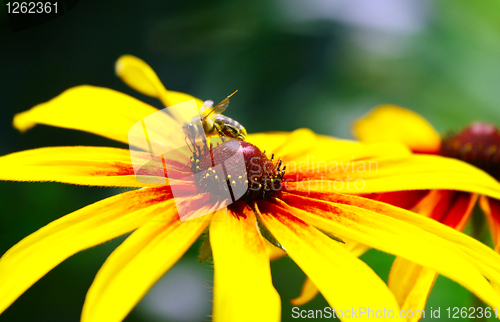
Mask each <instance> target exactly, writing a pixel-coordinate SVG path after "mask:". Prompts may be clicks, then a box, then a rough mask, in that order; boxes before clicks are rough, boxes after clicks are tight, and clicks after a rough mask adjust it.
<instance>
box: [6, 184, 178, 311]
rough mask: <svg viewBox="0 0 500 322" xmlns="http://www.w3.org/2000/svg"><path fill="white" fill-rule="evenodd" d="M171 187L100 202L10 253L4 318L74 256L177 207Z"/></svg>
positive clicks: (43, 230)
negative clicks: (32, 288)
mask: <svg viewBox="0 0 500 322" xmlns="http://www.w3.org/2000/svg"><path fill="white" fill-rule="evenodd" d="M170 198H171V194H170V193H169V192H168V191H166V187H158V188H146V189H141V190H136V191H131V192H126V193H122V194H119V195H117V196H114V197H110V198H107V199H104V200H102V201H98V202H96V203H94V204H92V205H89V206H87V207H84V208H82V209H80V210H77V211H75V212H73V213H71V214H69V215H66V216H64V217H62V218H60V219H57V220H55V221H53V222H51V223H50V224H48V225H47V226H45V227H43V228H41V229H39V230H38V231H36V232H34V233H33V234H31V235H29V236H28V237H26V238H24V239H23V240H22V241H20V242H19V243H17V244H16V245H15V246H13V247H12V248H11V249H9V250H8V251H7V252H6V253H5V254H4V255H3V257H2V258H1V259H0V285H1V286H2V287H0V312H3V311H4V310H5V309H6V308H7V307H8V306H9V305H10V304H11V303H12V302H14V301H15V300H16V299H17V298H18V297H19V296H20V295H21V294H22V293H23V292H24V291H26V290H27V289H28V288H29V287H30V286H31V285H33V284H34V283H35V282H36V281H38V280H39V279H40V278H41V277H42V276H44V275H45V274H46V273H47V272H49V271H50V270H51V269H52V268H54V267H55V266H57V265H58V264H59V263H61V262H62V261H64V260H65V259H66V258H68V257H70V256H71V255H73V254H75V253H77V252H79V251H81V250H84V249H87V248H89V247H92V246H95V245H98V244H100V243H103V242H105V241H108V240H110V239H113V238H115V237H118V236H121V235H123V234H125V233H127V232H130V231H132V230H134V229H136V228H137V227H138V226H140V225H142V224H143V223H144V222H146V221H148V220H150V219H151V218H153V217H155V216H157V215H158V214H159V213H161V212H163V211H165V210H167V209H170V208H172V207H173V206H174V200H173V199H170Z"/></svg>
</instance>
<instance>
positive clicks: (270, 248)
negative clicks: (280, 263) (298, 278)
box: [262, 238, 286, 261]
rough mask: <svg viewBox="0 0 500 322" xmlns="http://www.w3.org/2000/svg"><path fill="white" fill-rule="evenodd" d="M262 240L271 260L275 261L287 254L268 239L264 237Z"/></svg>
mask: <svg viewBox="0 0 500 322" xmlns="http://www.w3.org/2000/svg"><path fill="white" fill-rule="evenodd" d="M262 241H263V242H264V245H265V246H266V250H267V256H269V260H270V261H275V260H277V259H280V258H281V257H284V256H286V253H285V252H284V251H283V250H282V249H281V248H278V247H276V246H274V245H273V244H271V243H270V242H269V241H268V240H267V239H265V238H264V239H263V240H262Z"/></svg>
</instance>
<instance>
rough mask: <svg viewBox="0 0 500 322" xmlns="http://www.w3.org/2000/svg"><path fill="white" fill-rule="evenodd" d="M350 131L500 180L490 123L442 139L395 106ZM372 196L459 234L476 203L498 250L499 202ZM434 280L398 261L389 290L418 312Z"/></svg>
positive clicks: (499, 153) (496, 138)
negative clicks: (473, 168)
mask: <svg viewBox="0 0 500 322" xmlns="http://www.w3.org/2000/svg"><path fill="white" fill-rule="evenodd" d="M353 130H354V134H355V135H356V136H357V137H358V138H359V139H360V140H361V141H363V142H384V141H386V142H391V141H392V142H401V143H404V144H405V145H406V146H408V147H409V148H410V149H411V150H412V151H413V152H414V153H421V154H433V155H441V156H445V157H450V158H455V159H458V160H462V161H464V162H468V163H470V164H472V165H474V166H477V167H478V168H480V169H482V170H484V171H485V172H487V173H488V174H490V175H491V176H493V177H494V178H496V179H497V180H498V179H500V149H499V148H500V132H499V130H498V129H497V128H496V127H495V126H494V125H492V124H488V123H483V122H476V123H472V124H471V125H470V126H469V127H467V128H465V129H463V130H462V131H461V132H459V133H458V134H454V135H449V136H445V137H441V136H440V135H439V133H438V132H437V131H436V130H435V129H434V128H433V127H432V126H431V125H430V124H429V122H428V121H427V120H425V119H424V118H422V117H421V116H420V115H418V114H416V113H415V112H413V111H411V110H408V109H404V108H401V107H398V106H394V105H383V106H379V107H377V108H375V109H373V110H372V111H371V112H370V113H368V114H367V115H366V116H363V117H361V118H360V119H358V120H357V121H356V122H355V124H354V127H353ZM370 197H372V198H374V199H376V200H379V201H383V202H387V203H390V204H392V205H397V206H399V207H403V208H406V209H412V210H414V211H415V212H418V213H419V214H421V215H424V216H426V217H429V218H432V219H434V220H437V221H439V222H441V223H443V224H445V225H447V226H449V227H452V228H454V229H456V230H459V231H462V230H463V229H464V228H465V226H466V224H467V222H468V220H469V218H470V216H471V213H472V210H473V209H474V206H475V204H476V202H477V200H478V198H479V205H480V206H481V208H482V209H483V211H484V213H485V215H486V218H487V222H488V224H489V227H490V231H491V235H492V237H493V242H494V248H495V250H496V251H497V252H499V251H500V201H499V200H498V199H496V198H489V197H488V196H486V195H481V196H480V197H479V195H478V194H477V193H468V192H462V191H454V190H432V191H425V190H422V191H400V192H392V193H382V194H374V195H371V196H370ZM435 278H436V273H435V272H434V271H433V270H430V269H425V268H423V267H421V266H419V265H415V263H411V262H408V261H407V260H404V259H402V258H396V260H395V262H394V264H393V267H392V270H391V273H390V276H389V286H390V288H391V289H392V290H393V291H394V293H395V294H396V297H397V298H398V302H399V303H400V305H402V306H404V307H408V308H411V309H422V308H424V307H425V303H426V301H427V297H428V295H429V294H430V291H431V289H432V286H433V284H434V281H435Z"/></svg>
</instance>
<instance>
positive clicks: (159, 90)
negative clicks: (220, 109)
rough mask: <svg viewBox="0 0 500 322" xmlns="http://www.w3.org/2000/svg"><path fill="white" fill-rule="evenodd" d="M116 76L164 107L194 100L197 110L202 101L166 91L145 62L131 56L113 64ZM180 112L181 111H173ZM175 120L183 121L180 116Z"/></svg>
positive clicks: (182, 117)
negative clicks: (156, 99)
mask: <svg viewBox="0 0 500 322" xmlns="http://www.w3.org/2000/svg"><path fill="white" fill-rule="evenodd" d="M115 71H116V75H118V77H120V78H121V80H122V81H124V82H125V84H127V85H128V86H130V87H131V88H133V89H135V90H136V91H138V92H141V93H143V94H145V95H148V96H152V97H155V98H158V99H159V100H161V102H162V103H163V105H165V106H166V107H168V106H172V105H175V104H179V103H182V102H186V101H190V100H192V99H194V100H196V104H197V105H198V108H199V107H201V105H202V104H203V101H201V100H200V99H197V98H195V97H194V96H191V95H189V94H185V93H181V92H174V91H168V90H167V89H166V88H165V86H163V84H162V83H161V81H160V78H158V75H156V73H155V72H154V70H153V69H152V68H151V66H149V65H148V64H147V63H146V62H145V61H143V60H142V59H140V58H137V57H135V56H132V55H123V56H121V57H120V58H119V59H118V60H117V61H116V64H115ZM175 112H181V111H177V110H176V111H175ZM174 117H175V118H176V119H177V120H184V119H185V118H184V116H182V115H174Z"/></svg>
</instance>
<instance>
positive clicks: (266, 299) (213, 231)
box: [210, 203, 281, 322]
mask: <svg viewBox="0 0 500 322" xmlns="http://www.w3.org/2000/svg"><path fill="white" fill-rule="evenodd" d="M238 206H239V207H240V208H241V209H242V210H241V211H238V213H235V212H233V211H232V210H231V208H229V209H228V210H227V211H226V210H219V211H218V212H216V213H215V215H214V217H213V219H212V222H211V224H210V243H211V245H212V252H213V257H214V274H215V275H214V308H213V321H223V322H225V321H249V322H254V321H280V315H281V301H280V297H279V295H278V293H277V292H276V290H275V289H274V287H273V284H272V281H271V269H270V266H269V259H268V255H267V252H266V247H265V246H264V244H263V242H262V237H261V236H260V234H259V232H258V231H257V222H256V219H255V215H254V214H253V211H252V210H251V209H250V208H249V207H248V206H246V205H244V204H242V203H241V204H240V205H238Z"/></svg>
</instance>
